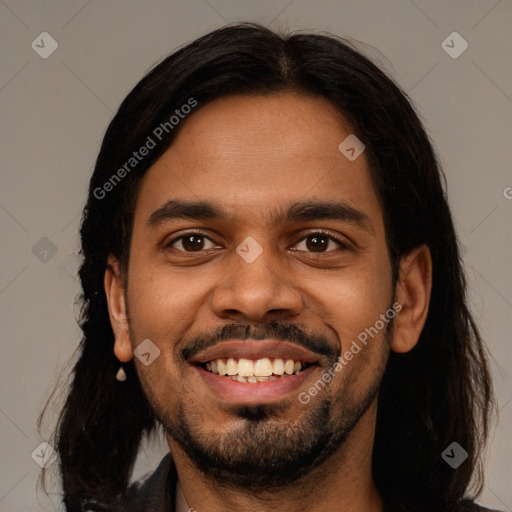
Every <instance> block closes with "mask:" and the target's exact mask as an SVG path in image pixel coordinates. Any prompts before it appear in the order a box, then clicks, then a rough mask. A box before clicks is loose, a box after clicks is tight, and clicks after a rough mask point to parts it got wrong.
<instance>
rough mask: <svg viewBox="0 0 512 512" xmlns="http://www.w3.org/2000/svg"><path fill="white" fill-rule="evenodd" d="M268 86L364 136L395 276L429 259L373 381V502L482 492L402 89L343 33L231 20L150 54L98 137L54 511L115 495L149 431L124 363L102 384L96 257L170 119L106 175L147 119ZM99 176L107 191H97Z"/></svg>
mask: <svg viewBox="0 0 512 512" xmlns="http://www.w3.org/2000/svg"><path fill="white" fill-rule="evenodd" d="M279 91H294V92H299V93H304V94H313V95H320V96H323V97H324V98H326V99H328V100H329V101H330V102H331V103H332V104H333V105H335V106H336V107H337V108H338V109H339V111H340V112H341V113H342V114H343V115H344V117H345V118H346V119H347V121H348V122H349V123H350V124H351V127H352V130H353V132H354V133H355V134H356V135H357V137H358V138H359V139H360V140H362V142H363V143H364V144H365V145H366V151H365V155H366V158H367V159H368V162H369V166H370V171H371V176H372V180H373V183H374V186H375V188H376V190H377V193H378V196H379V199H380V202H381V206H382V210H383V213H384V219H385V227H386V236H387V243H388V248H389V253H390V257H391V262H392V268H393V273H394V278H395V279H396V277H397V269H398V265H399V261H400V258H401V257H402V256H404V255H406V254H407V253H408V252H409V251H411V250H412V249H414V248H415V247H418V246H420V245H421V244H426V245H428V247H429V248H430V251H431V253H432V258H433V267H434V272H433V289H432V296H431V301H430V310H429V314H428V318H427V321H426V325H425V328H424V330H423V332H422V334H421V337H420V340H419V343H418V344H417V346H416V347H415V348H414V349H413V350H412V351H411V352H409V353H407V354H400V355H399V354H394V353H392V354H391V358H390V361H389V365H388V367H387V370H386V373H385V376H384V379H383V382H382V389H381V392H380V398H379V408H378V415H377V427H376V439H375V446H374V452H373V472H374V479H375V482H376V485H377V487H378V489H379V491H380V492H381V494H382V495H383V497H384V499H392V498H393V496H397V495H401V496H403V497H404V499H405V500H408V501H410V502H419V501H425V502H437V503H443V502H457V501H459V500H460V499H462V498H463V497H465V496H468V493H469V492H470V491H472V492H473V494H472V496H475V495H478V493H479V492H480V491H481V488H482V485H483V480H482V478H483V476H482V472H481V470H482V466H481V451H482V448H483V445H484V442H485V438H486V436H487V432H488V427H489V419H490V417H491V414H490V413H491V410H492V404H493V392H492V386H491V381H490V377H489V372H488V366H487V362H486V353H485V348H484V345H483V343H482V340H481V338H480V335H479V333H478V329H477V327H476V325H475V323H474V321H473V319H472V317H471V314H470V312H469V311H468V307H467V297H466V282H465V277H464V272H463V269H462V265H461V259H460V256H459V251H458V245H457V238H456V234H455V231H454V226H453V222H452V218H451V214H450V210H449V207H448V204H447V200H446V196H445V192H444V186H443V181H442V176H443V175H442V171H441V169H440V167H439V164H438V162H437V159H436V157H435V154H434V151H433V149H432V145H431V143H430V140H429V138H428V136H427V135H426V133H425V130H424V128H423V126H422V123H421V121H420V120H419V118H418V115H417V114H416V113H415V111H414V109H413V107H412V106H411V103H410V101H409V100H408V99H407V97H406V95H405V94H404V93H403V92H402V91H401V90H400V88H399V87H398V86H397V85H395V83H394V82H393V81H392V80H391V79H390V78H389V77H388V76H386V74H384V73H383V72H382V71H381V70H380V69H379V68H377V67H376V66H375V65H374V64H373V63H371V62H370V61H369V60H368V59H367V58H365V57H364V56H362V55H361V54H360V53H359V52H358V51H356V50H355V49H354V48H353V47H352V45H351V44H350V43H348V42H347V41H344V40H342V39H340V38H337V37H333V36H326V35H318V34H305V33H295V34H292V35H280V34H277V33H275V32H272V31H271V30H269V29H266V28H264V27H261V26H258V25H254V24H237V25H234V26H228V27H225V28H222V29H220V30H217V31H215V32H212V33H210V34H208V35H206V36H203V37H201V38H200V39H198V40H196V41H194V42H192V43H191V44H189V45H187V46H185V47H183V48H181V49H180V50H178V51H177V52H175V53H173V54H172V55H170V56H169V57H167V58H166V59H165V60H163V61H162V62H161V63H160V64H159V65H157V66H156V67H155V68H154V69H153V70H152V71H151V72H149V74H147V75H146V76H145V77H144V78H143V79H142V80H141V81H140V82H139V83H138V84H137V85H136V86H135V88H134V89H133V90H132V91H131V92H130V94H129V95H128V96H127V97H126V99H125V100H124V101H123V103H122V104H121V106H120V108H119V111H118V112H117V114H116V115H115V117H114V119H113V120H112V122H111V123H110V126H109V127H108V130H107V132H106V134H105V137H104V140H103V144H102V146H101V150H100V153H99V156H98V159H97V162H96V168H95V170H94V174H93V176H92V179H91V182H90V188H89V196H88V200H87V204H86V206H85V209H84V213H83V218H82V225H81V231H80V234H81V241H82V253H83V257H84V261H83V264H82V266H81V268H80V279H81V283H82V288H83V296H82V304H83V309H82V317H81V322H80V325H81V328H82V330H83V339H82V341H81V345H80V355H79V358H78V360H77V362H76V365H75V367H74V370H73V380H72V384H71V386H70V390H69V394H68V396H67V401H66V403H65V405H64V408H63V409H62V412H61V415H60V418H59V421H58V426H57V430H56V448H57V451H58V454H59V460H60V474H61V481H62V486H63V492H64V503H65V505H66V509H67V511H71V512H75V511H78V510H81V506H83V504H84V503H85V502H87V500H90V501H91V502H96V503H105V504H108V503H113V502H114V501H115V500H116V499H117V498H118V497H119V496H120V495H121V493H122V492H123V490H124V489H125V488H126V487H127V485H128V483H129V479H130V476H131V472H132V469H133V464H134V461H135V458H136V455H137V452H138V448H139V446H140V443H141V441H142V439H143V436H144V435H147V434H149V433H151V432H153V431H154V430H155V428H156V422H155V419H154V417H153V415H152V413H151V410H150V407H149V405H148V402H147V400H146V397H145V396H144V394H143V392H142V389H141V386H140V384H139V381H138V378H137V374H136V371H135V368H134V365H133V361H132V362H130V363H128V364H125V365H124V366H125V369H126V372H127V374H128V378H127V380H126V382H123V383H119V382H118V381H116V378H115V375H116V372H117V370H118V368H119V366H120V364H119V361H118V360H117V359H116V357H115V356H114V353H113V342H114V337H113V333H112V329H111V326H110V322H109V317H108V313H107V303H106V297H105V292H104V288H103V278H104V274H105V270H106V265H107V256H108V255H109V254H113V255H114V256H116V257H117V258H119V259H120V261H121V263H122V265H123V266H126V263H127V261H128V258H129V245H130V236H131V226H132V220H133V212H134V205H135V199H136V197H137V188H138V185H139V184H140V181H141V178H142V177H143V175H144V173H145V172H146V171H147V170H148V168H149V167H150V166H151V165H152V164H153V163H154V162H155V161H156V160H157V158H158V157H159V156H161V155H162V153H163V152H164V151H165V150H166V149H167V148H168V147H169V145H170V144H171V143H172V141H173V138H174V137H175V135H176V133H177V132H178V130H179V125H177V126H176V127H175V128H170V127H169V126H168V130H167V131H165V130H161V131H162V133H161V134H160V136H161V137H160V138H159V140H157V141H156V147H155V148H154V149H152V150H151V151H150V152H149V154H148V155H147V156H146V157H145V158H144V159H142V160H141V161H140V162H139V161H138V162H137V164H136V165H134V166H133V168H132V167H130V170H129V172H125V173H122V172H121V175H122V179H119V180H117V179H115V180H114V179H113V178H112V176H113V175H114V174H116V173H117V176H118V177H119V175H120V174H119V173H118V169H121V168H122V167H123V165H125V164H126V162H128V161H129V159H130V158H131V157H132V156H133V151H134V150H137V149H138V148H140V147H141V146H143V145H144V144H145V143H146V141H147V139H148V137H150V136H152V138H153V139H155V136H154V130H155V128H156V127H158V126H160V125H161V123H164V122H166V121H169V119H170V117H171V116H172V115H173V113H174V112H175V110H176V109H180V108H181V106H182V105H185V104H187V103H189V102H190V100H191V98H192V99H193V100H194V101H196V102H197V107H196V109H199V108H201V107H202V106H204V105H206V104H207V103H208V102H210V101H211V100H213V99H216V98H219V97H222V96H227V95H230V94H258V95H262V94H267V93H273V92H279ZM189 104H190V103H189ZM191 115H193V113H192V114H191ZM160 139H161V140H160ZM125 169H127V167H126V166H125ZM109 180H110V181H109ZM107 182H109V183H110V184H111V186H107V187H105V183H107ZM107 189H108V191H106V190H107ZM105 191H106V192H105ZM453 441H456V442H457V443H459V444H460V445H461V446H462V447H463V448H464V449H465V450H466V452H467V453H468V460H467V461H466V462H465V463H463V464H462V465H461V466H460V467H459V468H458V469H457V470H453V469H452V468H451V467H450V466H449V465H448V464H446V463H445V462H444V461H443V460H442V458H441V454H442V452H443V451H444V450H445V448H446V447H447V446H448V445H450V443H452V442H453ZM472 477H474V480H472ZM470 484H473V486H472V487H471V486H470Z"/></svg>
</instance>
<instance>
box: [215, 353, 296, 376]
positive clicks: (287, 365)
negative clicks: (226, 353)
mask: <svg viewBox="0 0 512 512" xmlns="http://www.w3.org/2000/svg"><path fill="white" fill-rule="evenodd" d="M302 368H303V364H302V363H301V362H300V361H294V360H293V359H279V358H275V359H272V360H271V359H270V358H268V357H264V358H263V359H257V360H255V361H253V360H252V359H245V358H240V359H235V358H233V357H230V358H228V359H225V358H223V359H213V360H212V361H208V362H207V363H206V369H207V370H208V371H210V372H213V373H217V374H219V375H229V376H234V375H238V376H239V377H269V376H271V375H283V374H286V375H293V374H294V373H299V372H300V371H301V370H302Z"/></svg>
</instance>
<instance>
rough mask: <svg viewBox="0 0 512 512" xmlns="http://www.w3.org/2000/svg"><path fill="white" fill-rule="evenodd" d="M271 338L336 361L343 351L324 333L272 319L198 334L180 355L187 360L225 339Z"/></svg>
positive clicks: (232, 325)
mask: <svg viewBox="0 0 512 512" xmlns="http://www.w3.org/2000/svg"><path fill="white" fill-rule="evenodd" d="M269 338H271V339H275V340H278V341H287V342H291V343H294V344H296V345H301V346H302V347H304V348H306V349H307V350H309V351H311V352H313V353H315V354H319V355H321V356H325V357H327V358H328V359H329V360H332V361H335V360H336V358H337V357H338V355H339V354H338V349H336V348H334V347H333V346H332V345H331V344H330V343H329V340H328V339H327V338H326V337H325V336H323V335H322V334H316V333H312V334H308V333H306V332H305V331H304V330H303V329H302V328H300V327H298V326H297V325H295V324H291V323H283V322H276V321H272V322H268V323H266V324H261V325H257V326H252V325H248V324H228V325H224V326H222V327H219V328H218V329H216V330H215V331H213V332H210V333H208V334H203V335H198V336H194V337H193V338H192V339H191V340H189V341H188V342H187V343H186V345H185V346H184V347H183V348H182V349H181V351H180V356H181V359H182V360H184V361H187V360H189V359H190V358H191V357H193V356H195V355H196V354H198V353H199V352H202V351H203V350H206V349H208V348H210V347H213V346H215V345H217V344H219V343H222V342H223V341H230V340H248V339H252V340H264V339H269Z"/></svg>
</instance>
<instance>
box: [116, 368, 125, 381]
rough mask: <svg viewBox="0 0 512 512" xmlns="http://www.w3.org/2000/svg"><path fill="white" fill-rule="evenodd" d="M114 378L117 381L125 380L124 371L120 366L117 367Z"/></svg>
mask: <svg viewBox="0 0 512 512" xmlns="http://www.w3.org/2000/svg"><path fill="white" fill-rule="evenodd" d="M116 379H117V380H118V381H119V382H124V381H125V380H126V372H125V371H124V368H123V367H122V366H121V367H120V368H119V370H117V373H116Z"/></svg>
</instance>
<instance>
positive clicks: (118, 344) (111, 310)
mask: <svg viewBox="0 0 512 512" xmlns="http://www.w3.org/2000/svg"><path fill="white" fill-rule="evenodd" d="M104 286H105V294H106V296H107V304H108V314H109V316H110V325H111V326H112V330H113V331H114V338H115V340H114V354H115V355H116V357H117V359H119V361H122V362H126V361H129V360H130V359H132V357H133V352H132V347H131V344H130V331H129V329H128V315H127V312H126V304H125V285H124V280H123V276H122V275H121V271H120V265H119V261H118V260H117V259H116V258H114V257H113V256H112V255H110V256H109V257H108V262H107V270H106V271H105V279H104Z"/></svg>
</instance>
